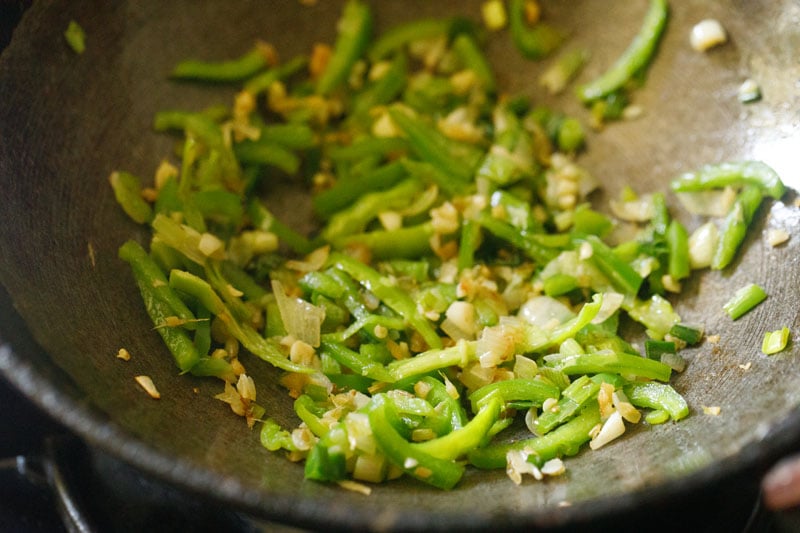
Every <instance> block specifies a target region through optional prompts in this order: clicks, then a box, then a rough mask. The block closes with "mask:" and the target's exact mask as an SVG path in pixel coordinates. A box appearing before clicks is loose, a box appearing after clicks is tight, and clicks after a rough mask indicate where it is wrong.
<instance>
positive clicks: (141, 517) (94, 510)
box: [0, 378, 301, 533]
mask: <svg viewBox="0 0 800 533" xmlns="http://www.w3.org/2000/svg"><path fill="white" fill-rule="evenodd" d="M0 406H3V413H2V416H0V436H2V438H0V531H25V532H40V531H41V532H56V531H81V532H87V533H91V532H95V531H98V532H99V531H116V532H140V531H193V532H201V533H202V532H206V531H208V532H212V531H213V532H219V531H226V532H234V533H237V532H242V533H250V532H259V531H275V532H281V533H290V532H293V533H298V532H300V531H301V530H299V529H296V528H292V527H288V526H281V525H278V524H273V523H268V522H264V521H262V520H258V519H256V518H253V517H250V516H248V515H246V514H243V513H238V512H235V511H232V510H230V509H227V508H226V507H224V506H223V505H221V504H216V503H213V502H209V501H208V500H207V499H204V498H198V497H197V496H195V495H193V494H189V493H187V492H185V491H182V490H180V489H178V488H175V487H172V486H170V485H168V484H165V483H162V482H160V481H157V480H154V479H152V478H151V477H149V476H147V475H145V474H143V473H141V472H139V471H138V470H136V469H134V468H133V467H131V466H130V465H127V464H126V463H123V462H121V461H119V460H117V459H115V458H113V457H111V456H109V455H107V454H106V453H104V452H102V451H99V450H97V449H93V448H89V447H88V446H86V445H85V444H84V443H83V442H82V441H81V440H80V439H79V438H77V437H76V436H74V435H73V434H72V433H70V432H69V431H68V430H67V429H66V428H64V427H63V426H61V425H60V424H58V423H57V422H55V421H54V420H52V419H51V418H50V417H49V416H47V415H46V414H44V413H42V412H41V411H40V410H38V409H37V408H36V407H35V406H33V404H31V403H30V402H29V401H28V400H27V399H25V398H24V397H22V396H21V395H20V394H19V393H18V392H17V391H16V390H14V389H13V388H12V387H11V386H10V385H9V384H8V383H7V382H6V381H5V380H3V379H2V378H0Z"/></svg>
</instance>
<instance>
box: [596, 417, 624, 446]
mask: <svg viewBox="0 0 800 533" xmlns="http://www.w3.org/2000/svg"><path fill="white" fill-rule="evenodd" d="M623 433H625V422H623V421H622V415H621V414H620V413H619V411H614V412H613V413H611V416H609V417H608V420H606V421H605V422H604V423H603V427H602V428H600V432H599V433H598V434H597V435H596V436H595V437H594V438H593V439H592V440H590V441H589V447H590V448H591V449H593V450H597V449H598V448H602V447H603V446H605V445H606V444H608V443H609V442H611V441H612V440H614V439H616V438H617V437H619V436H620V435H622V434H623Z"/></svg>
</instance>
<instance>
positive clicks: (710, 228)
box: [689, 221, 719, 269]
mask: <svg viewBox="0 0 800 533" xmlns="http://www.w3.org/2000/svg"><path fill="white" fill-rule="evenodd" d="M718 241H719V228H717V225H716V224H714V223H713V222H711V221H709V222H706V223H705V224H703V225H702V226H700V227H699V228H697V229H696V230H694V231H693V232H692V234H691V235H690V236H689V265H690V266H691V267H692V268H693V269H698V268H706V267H709V266H711V260H712V259H713V258H714V251H715V250H716V249H717V242H718Z"/></svg>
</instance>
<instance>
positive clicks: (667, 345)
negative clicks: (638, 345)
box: [644, 339, 678, 361]
mask: <svg viewBox="0 0 800 533" xmlns="http://www.w3.org/2000/svg"><path fill="white" fill-rule="evenodd" d="M677 352H678V350H677V346H675V343H674V342H672V341H659V340H656V339H647V340H646V341H644V354H645V357H647V358H648V359H653V360H654V361H661V356H662V355H664V354H665V353H670V354H675V353H677Z"/></svg>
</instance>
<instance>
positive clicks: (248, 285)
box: [219, 261, 269, 304]
mask: <svg viewBox="0 0 800 533" xmlns="http://www.w3.org/2000/svg"><path fill="white" fill-rule="evenodd" d="M219 269H220V270H219V272H220V274H221V275H222V277H223V278H225V280H226V281H227V282H228V283H230V284H231V285H233V286H234V287H236V288H237V289H238V290H240V291H242V293H244V298H245V299H247V300H250V301H252V302H255V303H256V304H260V300H261V299H262V298H263V297H264V296H266V295H267V294H269V292H268V291H267V290H266V289H264V288H263V287H262V286H261V285H259V284H258V282H257V281H256V280H254V279H253V278H252V277H251V276H250V274H248V273H247V271H246V270H244V269H243V268H241V267H239V266H238V265H236V264H234V263H232V262H230V261H222V262H221V263H220V264H219Z"/></svg>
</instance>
